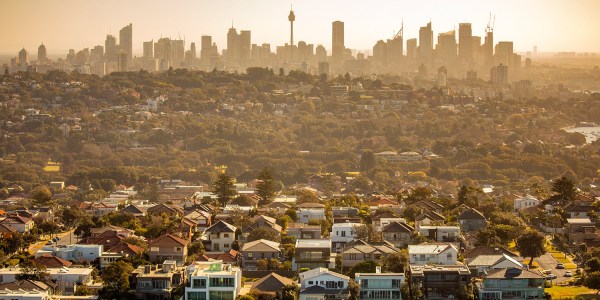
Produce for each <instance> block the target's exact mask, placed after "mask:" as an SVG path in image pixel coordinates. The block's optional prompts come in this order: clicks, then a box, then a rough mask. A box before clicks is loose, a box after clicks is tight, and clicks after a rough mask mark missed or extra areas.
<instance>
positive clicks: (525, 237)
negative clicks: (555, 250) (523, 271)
mask: <svg viewBox="0 0 600 300" xmlns="http://www.w3.org/2000/svg"><path fill="white" fill-rule="evenodd" d="M545 242H546V238H545V237H544V236H543V235H542V234H541V233H539V232H537V231H535V230H532V229H529V230H526V231H525V232H524V233H522V234H521V235H519V236H518V237H517V240H516V247H517V250H518V251H519V253H520V255H521V256H523V257H530V258H531V259H530V260H529V267H530V268H531V266H532V264H533V259H534V258H535V257H540V256H542V255H543V254H544V253H546V247H545Z"/></svg>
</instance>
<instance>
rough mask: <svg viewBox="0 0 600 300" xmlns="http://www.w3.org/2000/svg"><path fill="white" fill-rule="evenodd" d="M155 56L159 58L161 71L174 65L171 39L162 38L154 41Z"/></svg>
mask: <svg viewBox="0 0 600 300" xmlns="http://www.w3.org/2000/svg"><path fill="white" fill-rule="evenodd" d="M154 58H156V59H157V60H158V64H159V69H160V70H161V71H164V70H168V69H169V68H170V67H171V66H172V65H173V50H172V47H171V39H169V38H160V39H159V40H158V41H156V42H155V43H154Z"/></svg>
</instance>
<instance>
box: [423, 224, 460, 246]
mask: <svg viewBox="0 0 600 300" xmlns="http://www.w3.org/2000/svg"><path fill="white" fill-rule="evenodd" d="M417 231H418V232H419V234H420V235H422V236H424V237H426V238H428V239H430V240H434V241H436V242H458V241H459V240H460V228H459V227H458V226H420V227H418V228H417Z"/></svg>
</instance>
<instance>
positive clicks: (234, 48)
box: [227, 27, 239, 66]
mask: <svg viewBox="0 0 600 300" xmlns="http://www.w3.org/2000/svg"><path fill="white" fill-rule="evenodd" d="M238 48H239V47H238V34H237V30H236V29H235V28H233V27H231V28H229V31H227V64H229V65H230V66H231V65H234V64H235V63H237V60H238V57H239V55H238Z"/></svg>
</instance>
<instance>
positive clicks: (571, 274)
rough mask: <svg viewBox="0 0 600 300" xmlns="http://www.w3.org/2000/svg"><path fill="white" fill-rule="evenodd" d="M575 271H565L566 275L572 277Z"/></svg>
mask: <svg viewBox="0 0 600 300" xmlns="http://www.w3.org/2000/svg"><path fill="white" fill-rule="evenodd" d="M572 276H573V273H571V271H566V272H565V277H572Z"/></svg>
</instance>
